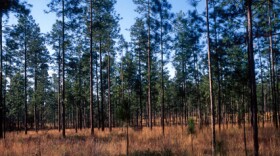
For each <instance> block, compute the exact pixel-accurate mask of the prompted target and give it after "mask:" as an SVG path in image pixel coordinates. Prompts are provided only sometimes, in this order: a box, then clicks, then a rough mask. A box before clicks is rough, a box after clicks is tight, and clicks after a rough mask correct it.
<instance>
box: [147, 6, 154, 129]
mask: <svg viewBox="0 0 280 156" xmlns="http://www.w3.org/2000/svg"><path fill="white" fill-rule="evenodd" d="M147 18H148V110H149V112H148V114H149V127H150V129H151V130H152V129H153V125H152V120H153V119H152V104H151V41H150V40H151V21H150V0H148V17H147Z"/></svg>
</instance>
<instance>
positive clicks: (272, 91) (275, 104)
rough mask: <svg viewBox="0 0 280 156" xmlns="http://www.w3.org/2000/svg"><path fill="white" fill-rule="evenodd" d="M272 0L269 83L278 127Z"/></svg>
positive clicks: (275, 122)
mask: <svg viewBox="0 0 280 156" xmlns="http://www.w3.org/2000/svg"><path fill="white" fill-rule="evenodd" d="M271 1H272V0H268V2H269V4H268V24H269V28H270V29H269V58H270V83H271V96H272V106H273V123H274V126H275V127H276V128H277V129H278V121H277V103H276V89H275V66H274V64H275V62H274V61H275V57H274V56H275V55H274V51H273V39H272V24H271V12H272V9H273V8H272V7H273V5H272V2H271Z"/></svg>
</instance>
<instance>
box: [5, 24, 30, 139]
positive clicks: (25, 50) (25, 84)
mask: <svg viewBox="0 0 280 156" xmlns="http://www.w3.org/2000/svg"><path fill="white" fill-rule="evenodd" d="M1 57H2V55H1ZM1 62H2V61H1ZM1 68H2V65H1ZM26 70H27V41H26V28H24V114H25V115H24V133H25V134H27V74H26ZM1 81H2V80H1ZM1 90H2V88H1Z"/></svg>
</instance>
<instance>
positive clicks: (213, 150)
mask: <svg viewBox="0 0 280 156" xmlns="http://www.w3.org/2000/svg"><path fill="white" fill-rule="evenodd" d="M206 23H207V45H208V47H207V49H208V70H209V71H208V73H209V90H210V105H211V122H212V155H215V147H216V134H215V105H214V99H213V88H212V71H211V51H210V47H211V45H210V30H209V13H208V0H206Z"/></svg>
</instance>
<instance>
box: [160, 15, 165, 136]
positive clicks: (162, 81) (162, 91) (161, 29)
mask: <svg viewBox="0 0 280 156" xmlns="http://www.w3.org/2000/svg"><path fill="white" fill-rule="evenodd" d="M162 18H163V17H162V12H160V51H161V126H162V134H163V136H164V78H163V66H164V64H163V40H162V36H163V21H162Z"/></svg>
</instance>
